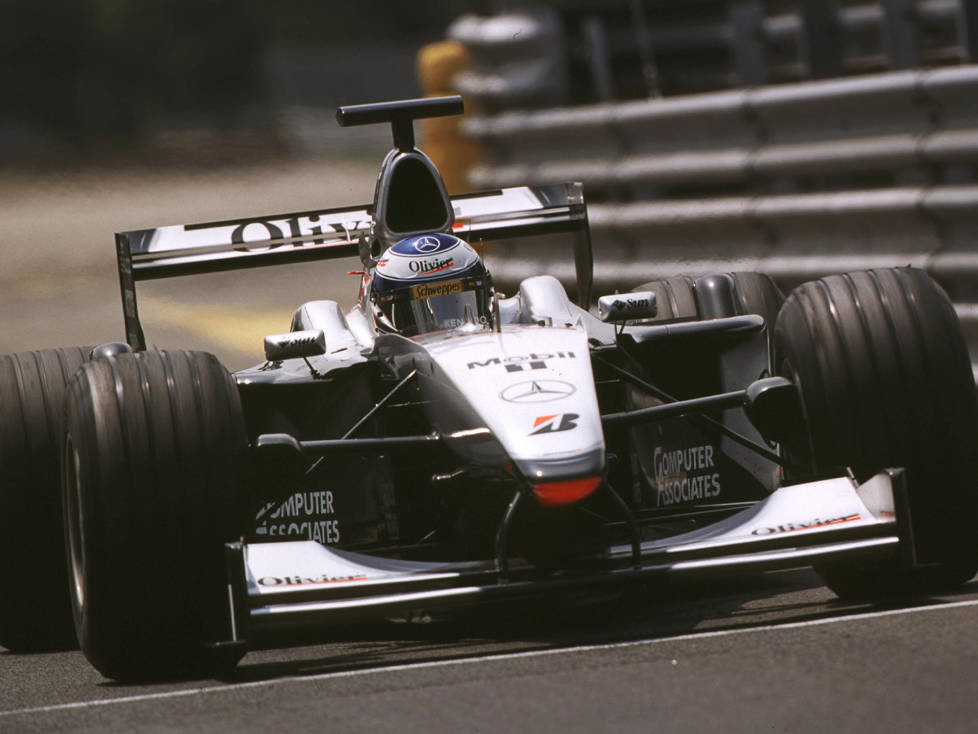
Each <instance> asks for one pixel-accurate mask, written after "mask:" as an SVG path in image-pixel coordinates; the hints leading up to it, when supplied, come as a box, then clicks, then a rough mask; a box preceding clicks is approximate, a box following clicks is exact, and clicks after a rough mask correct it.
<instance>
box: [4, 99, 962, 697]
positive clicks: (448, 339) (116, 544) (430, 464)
mask: <svg viewBox="0 0 978 734" xmlns="http://www.w3.org/2000/svg"><path fill="white" fill-rule="evenodd" d="M460 109H461V101H460V100H459V99H457V98H436V99H427V100H407V101H402V102H391V103H381V104H376V105H362V106H356V107H347V108H341V110H340V111H339V113H338V117H339V119H340V122H341V124H363V123H372V122H387V121H389V122H391V123H392V125H393V129H394V142H395V147H394V149H393V150H392V151H391V152H390V153H389V154H388V156H387V158H386V159H385V161H384V163H383V165H382V168H381V172H380V176H379V178H378V182H377V188H376V195H375V200H374V202H373V204H372V206H369V207H359V208H345V209H327V210H323V211H316V212H305V213H300V214H287V215H280V216H273V217H258V218H249V219H243V220H237V221H229V222H216V223H208V224H203V225H187V226H173V227H162V228H158V229H151V230H142V231H136V232H126V233H122V234H120V235H117V238H116V244H117V254H118V260H119V275H120V282H121V286H122V296H123V306H124V313H125V326H126V339H127V343H121V342H120V343H113V344H105V345H101V346H100V347H96V348H95V349H94V350H89V349H87V348H86V349H81V348H71V349H57V350H44V351H39V352H32V353H24V354H16V355H10V356H8V357H4V358H3V361H2V362H0V408H2V412H0V430H2V432H0V437H2V442H0V462H2V465H0V468H2V470H3V471H2V479H0V481H2V482H3V483H2V484H0V502H2V507H0V510H2V514H0V523H2V525H3V527H2V528H0V530H2V532H0V543H3V545H2V546H0V559H2V560H0V563H2V564H3V569H4V577H5V578H6V579H8V581H9V583H8V586H7V591H5V594H4V597H3V599H2V601H0V643H2V644H4V645H5V646H7V647H9V648H11V649H15V650H31V649H41V648H44V647H50V646H53V645H59V644H66V643H70V642H72V641H74V640H75V638H76V636H77V640H78V642H79V643H80V644H81V647H82V649H83V651H84V652H85V654H86V655H87V656H88V658H89V660H91V661H92V663H93V664H94V665H95V666H96V667H97V668H98V669H99V670H100V671H101V672H103V673H104V674H105V675H106V676H109V677H113V678H120V679H134V678H145V677H155V676H159V675H172V674H179V673H182V672H187V673H189V672H193V671H199V670H201V669H206V668H208V667H209V666H215V665H227V664H229V663H231V664H233V663H234V662H236V661H237V660H238V659H240V656H241V655H242V654H244V651H245V650H246V647H247V642H248V640H249V639H250V638H252V637H253V636H254V635H256V634H260V633H262V632H264V631H265V630H268V629H274V628H278V627H290V626H294V625H299V624H321V623H328V622H330V621H332V620H340V619H351V618H353V619H356V618H360V617H364V616H369V615H376V616H390V615H399V614H403V613H406V612H407V613H411V612H414V611H416V610H434V609H440V608H451V607H459V606H465V605H475V604H484V603H488V602H492V601H496V600H502V599H508V598H513V597H527V596H533V595H541V594H558V593H561V592H563V591H566V590H572V589H577V588H584V589H588V590H591V589H604V588H609V587H612V588H615V587H623V586H626V585H629V584H635V583H641V582H643V581H645V580H647V579H649V578H651V577H656V576H664V575H682V574H694V573H698V574H709V573H731V572H737V571H743V570H746V569H772V568H786V567H795V566H805V565H813V566H815V567H816V569H817V570H818V571H819V572H820V574H821V575H822V577H823V578H824V579H825V581H826V583H827V584H828V585H829V586H830V587H831V588H832V589H834V590H835V591H836V592H837V593H839V594H840V595H842V596H846V597H853V598H877V597H880V596H884V595H890V594H895V593H908V592H916V591H928V590H933V589H937V588H943V587H948V586H953V585H956V584H960V583H963V582H965V581H967V580H969V579H970V578H971V577H972V576H973V575H974V573H975V571H976V567H978V538H976V536H975V532H974V528H975V524H976V520H978V504H976V499H975V496H976V495H975V492H974V487H973V484H974V481H975V479H974V478H975V470H976V468H978V453H976V452H978V419H976V415H978V409H976V405H975V386H974V382H973V378H972V373H971V368H970V362H969V360H968V355H967V351H966V349H965V344H964V341H963V337H962V336H961V332H960V327H959V325H958V322H957V319H956V316H955V314H954V311H953V308H952V307H951V305H950V303H949V301H948V299H947V297H946V296H945V295H944V293H943V292H942V291H941V290H940V288H939V287H937V286H936V285H935V284H934V283H933V281H931V280H930V279H929V278H928V276H926V275H925V274H924V273H923V272H921V271H918V270H914V269H909V268H902V269H880V270H874V271H867V272H859V273H849V274H845V275H838V276H831V277H827V278H823V279H821V280H818V281H814V282H812V283H808V284H805V285H802V286H800V287H799V288H797V289H796V290H795V291H793V292H792V293H791V294H790V296H789V297H788V298H787V299H784V297H783V296H782V294H781V293H780V291H779V290H778V288H777V286H776V285H775V284H774V283H773V281H772V280H771V279H770V278H769V277H767V276H765V275H762V274H758V273H714V274H707V275H702V276H699V277H696V278H694V277H685V278H672V279H669V280H665V281H658V282H653V283H648V284H645V285H641V286H639V287H637V288H636V290H635V291H633V292H630V293H623V294H618V295H612V296H605V297H602V298H601V299H599V303H598V308H596V309H594V312H592V309H591V308H589V307H591V306H592V298H591V246H590V239H589V235H588V225H587V210H586V205H585V202H584V198H583V194H582V188H581V186H580V185H579V184H562V185H556V186H550V187H533V188H531V187H517V188H512V189H505V190H501V191H492V192H483V193H480V194H471V195H465V196H455V197H449V196H447V194H446V192H445V189H444V185H443V184H442V182H441V179H440V177H439V175H438V173H437V171H436V169H435V167H434V165H433V164H432V163H431V161H430V160H429V159H428V158H427V157H426V156H424V154H423V153H421V152H420V151H419V150H418V149H417V148H416V147H415V145H414V139H413V131H412V124H413V120H414V119H415V118H418V117H424V116H432V115H440V114H454V113H457V112H459V111H460ZM434 233H454V234H456V235H458V236H460V237H462V238H463V239H465V240H467V241H469V242H476V243H479V242H482V243H491V242H492V241H494V240H499V239H503V238H509V237H519V238H521V239H522V240H525V242H526V243H527V244H526V246H527V247H532V241H533V239H532V238H533V237H534V236H536V235H544V236H548V237H557V236H563V237H566V238H567V239H568V240H569V241H570V242H571V246H572V252H573V257H574V260H575V265H576V270H577V282H576V288H575V290H574V292H573V294H572V295H573V296H574V300H571V298H570V297H568V294H567V293H566V291H565V290H564V287H563V286H562V285H561V284H560V283H559V282H558V281H557V280H556V279H554V278H552V277H550V276H547V275H536V276H532V277H528V278H527V279H526V280H524V281H523V282H522V283H521V284H520V285H519V288H518V290H517V292H516V293H515V294H514V295H512V296H511V297H508V298H507V297H504V296H502V295H501V294H496V297H495V299H494V303H493V314H492V318H491V319H490V321H491V323H488V324H487V323H478V322H467V323H461V324H460V325H458V326H457V328H453V329H449V330H446V331H440V332H436V333H428V334H422V335H419V336H414V337H410V338H408V337H406V336H403V335H401V334H398V333H392V332H390V331H384V330H380V329H378V328H377V324H376V322H375V320H374V318H373V313H372V310H371V309H372V306H371V302H370V298H369V291H370V288H371V276H372V269H373V268H375V267H376V263H377V257H378V256H380V255H381V254H382V253H383V252H384V250H385V249H386V248H388V247H390V246H391V245H393V244H394V243H396V242H398V241H401V240H403V239H405V238H408V237H413V236H418V235H428V234H434ZM437 241H438V240H437V238H433V239H432V242H435V243H437ZM487 246H491V244H488V245H487ZM431 247H432V248H435V247H436V244H431ZM437 254H438V253H437V252H434V253H432V252H421V251H419V253H418V256H419V258H424V257H429V256H431V257H434V256H435V255H437ZM349 255H359V256H360V258H361V260H362V261H363V263H364V274H363V283H362V287H361V299H360V302H359V303H358V304H357V305H356V306H355V307H354V308H352V309H351V310H349V311H348V312H347V313H343V312H342V311H341V309H340V307H339V306H338V304H337V303H336V302H335V301H329V300H321V301H313V302H309V303H306V304H304V305H302V306H301V307H300V308H299V309H298V310H297V311H296V312H295V315H294V318H293V322H292V327H291V330H290V331H289V332H287V333H284V334H279V335H272V336H270V337H268V338H267V339H266V344H265V348H266V361H265V362H264V363H262V364H261V365H259V366H256V367H254V368H251V369H246V370H242V371H240V372H237V373H234V374H233V375H232V374H229V373H228V372H227V371H226V370H225V369H224V368H223V367H222V366H221V365H220V363H219V362H218V361H217V360H216V358H214V357H213V356H211V355H209V354H205V353H199V352H185V351H179V350H170V351H158V350H147V349H146V346H145V340H144V338H143V334H142V329H141V327H140V323H139V317H138V312H137V307H136V292H135V283H136V282H137V281H139V280H143V279H152V278H161V277H170V276H177V275H189V274H195V273H206V272H216V271H221V270H230V269H235V268H244V267H255V266H264V265H273V264H276V263H287V262H303V261H305V262H310V263H312V262H313V261H316V260H321V259H330V258H335V257H347V256H349ZM310 267H314V266H313V265H310ZM595 313H597V315H595ZM62 414H63V415H62ZM24 518H30V519H31V522H30V523H25V522H24ZM26 547H31V548H32V552H31V553H25V552H24V548H26Z"/></svg>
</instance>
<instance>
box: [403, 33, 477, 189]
mask: <svg viewBox="0 0 978 734" xmlns="http://www.w3.org/2000/svg"><path fill="white" fill-rule="evenodd" d="M468 66H469V52H468V50H466V48H465V46H463V45H462V44H461V43H459V42H458V41H438V42H436V43H429V44H428V45H427V46H423V47H422V48H421V50H420V51H418V56H417V72H418V81H419V83H420V84H421V88H422V90H424V93H425V96H428V97H439V96H442V95H446V94H455V91H454V89H453V86H454V78H455V75H456V74H457V73H458V72H460V71H463V70H465V69H467V68H468ZM465 112H466V114H469V113H471V112H473V109H472V107H471V104H470V102H469V101H468V100H466V102H465ZM461 121H462V117H460V116H455V117H430V118H426V119H422V120H419V122H420V123H421V147H422V148H423V149H424V152H425V153H427V154H428V156H429V157H430V158H431V160H432V161H434V163H435V165H436V166H438V170H439V171H441V176H442V178H443V179H444V181H445V188H446V189H447V190H448V193H450V194H461V193H465V192H467V191H469V190H470V189H469V181H468V175H469V170H471V168H472V167H473V166H475V165H476V164H477V163H478V162H479V161H480V160H481V159H482V149H481V147H480V146H479V145H478V143H476V142H474V141H472V140H469V139H468V138H466V137H464V136H463V135H462V134H461Z"/></svg>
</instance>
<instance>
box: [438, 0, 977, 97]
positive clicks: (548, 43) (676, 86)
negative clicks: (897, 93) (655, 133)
mask: <svg viewBox="0 0 978 734" xmlns="http://www.w3.org/2000/svg"><path fill="white" fill-rule="evenodd" d="M551 5H552V7H550V8H547V9H541V8H540V7H537V8H536V9H535V10H532V11H509V12H503V13H499V14H496V15H493V16H488V17H484V16H464V17H463V18H462V19H460V20H459V21H457V22H456V23H454V24H453V25H452V26H451V27H450V28H449V30H448V35H449V37H451V38H453V39H455V40H458V41H460V42H462V43H464V44H465V45H466V46H467V47H468V49H469V51H470V54H471V56H472V68H471V69H470V70H469V71H467V72H466V73H464V74H462V75H460V77H459V79H458V80H457V85H458V91H460V92H462V93H463V94H465V95H466V96H467V97H468V98H469V99H471V100H473V101H478V102H479V103H480V104H481V106H482V107H483V108H484V109H487V110H491V111H498V110H501V109H510V108H513V107H514V106H519V107H541V106H551V105H553V104H590V103H595V102H604V101H622V100H627V99H636V98H645V97H650V96H660V95H666V96H669V95H674V94H689V93H695V92H704V91H710V90H718V89H725V88H731V87H740V86H746V85H751V86H760V85H765V84H771V83H786V82H797V81H802V80H811V79H825V78H832V77H838V76H843V75H846V74H866V73H878V72H884V71H890V70H894V69H912V68H916V67H920V66H928V67H933V66H939V65H944V64H959V63H971V62H975V61H978V0H877V1H876V2H871V1H870V0H804V1H803V2H791V1H790V0H562V1H561V2H554V3H552V4H551ZM544 70H546V73H543V72H544ZM555 95H557V96H558V97H559V99H555Z"/></svg>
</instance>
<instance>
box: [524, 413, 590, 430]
mask: <svg viewBox="0 0 978 734" xmlns="http://www.w3.org/2000/svg"><path fill="white" fill-rule="evenodd" d="M580 417H581V416H579V415H578V414H577V413H554V414H553V415H540V416H537V417H536V419H535V420H534V421H533V428H534V429H535V430H533V431H532V432H531V433H530V435H531V436H539V435H540V434H541V433H558V432H560V431H570V430H573V429H574V428H577V419H578V418H580Z"/></svg>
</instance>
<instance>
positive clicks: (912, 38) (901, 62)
mask: <svg viewBox="0 0 978 734" xmlns="http://www.w3.org/2000/svg"><path fill="white" fill-rule="evenodd" d="M915 5H916V3H915V2H914V0H883V11H884V12H883V28H884V33H883V45H884V50H885V52H886V53H887V54H888V55H889V57H890V63H891V64H892V65H893V68H894V69H913V68H916V67H918V66H920V41H919V39H918V33H917V22H916V20H917V19H916V11H915V9H914V6H915Z"/></svg>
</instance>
